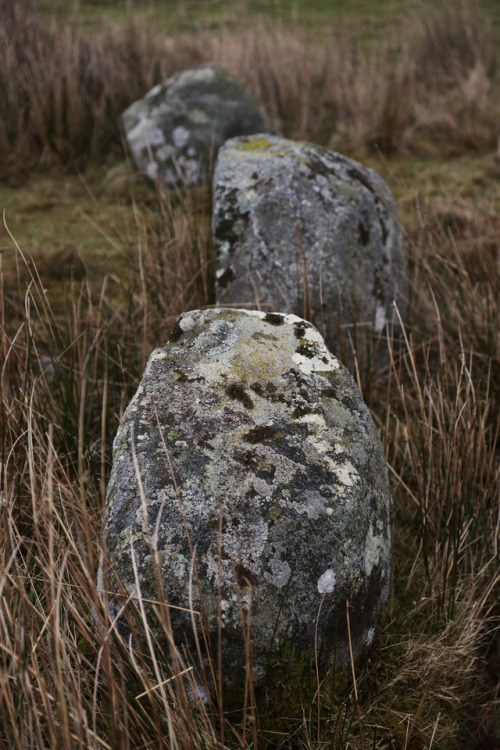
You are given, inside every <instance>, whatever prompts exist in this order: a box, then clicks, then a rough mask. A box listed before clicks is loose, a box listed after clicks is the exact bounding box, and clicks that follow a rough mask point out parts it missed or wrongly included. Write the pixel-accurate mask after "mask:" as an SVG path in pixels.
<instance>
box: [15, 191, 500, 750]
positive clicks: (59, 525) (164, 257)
mask: <svg viewBox="0 0 500 750" xmlns="http://www.w3.org/2000/svg"><path fill="white" fill-rule="evenodd" d="M154 216H156V217H157V218H156V220H155V219H154ZM462 218H463V217H462ZM155 221H156V224H155ZM208 221H209V206H208V203H207V204H206V205H205V204H204V203H203V200H201V199H200V195H197V194H195V193H194V194H186V195H182V194H178V195H175V194H167V195H165V194H161V193H159V194H158V205H157V207H156V209H155V211H152V210H151V208H143V207H141V206H140V205H135V204H134V221H133V224H132V225H131V227H129V228H128V229H127V230H126V231H128V232H130V235H131V236H130V245H131V246H134V247H135V250H134V252H133V253H131V255H130V266H131V269H132V271H133V273H132V274H131V275H130V277H127V278H126V279H124V278H118V277H116V276H108V277H106V279H104V280H103V283H102V286H101V288H100V289H98V290H97V291H96V290H95V289H94V288H91V287H90V286H89V285H88V284H87V282H86V280H85V279H84V280H83V281H82V282H81V283H80V284H79V285H77V284H75V283H74V284H72V285H71V286H70V287H68V290H67V296H68V312H67V314H66V315H55V314H53V312H52V311H51V301H50V298H49V297H48V295H47V293H46V291H45V290H44V285H43V277H42V278H40V276H39V274H38V271H37V269H36V268H35V266H34V265H33V263H32V262H31V260H30V259H29V257H27V256H25V255H24V253H23V252H22V249H21V248H18V249H17V250H16V253H17V261H18V265H19V269H20V278H19V284H18V288H17V290H16V291H15V290H13V289H12V288H9V289H7V288H4V286H3V275H0V282H1V289H0V291H1V296H2V307H1V321H0V322H1V357H0V362H1V372H0V377H1V413H0V500H1V504H0V525H1V529H0V556H1V560H0V571H1V573H0V594H1V598H2V607H1V608H0V633H1V635H0V746H2V747H6V748H7V747H8V748H16V749H18V750H24V749H25V748H27V747H36V748H43V747H60V748H61V749H62V750H66V749H68V750H69V748H75V747H78V748H96V749H97V748H111V747H112V748H140V747H157V748H161V747H164V748H194V747H196V748H202V747H204V748H222V747H243V748H244V747H254V748H255V747H261V748H266V747H281V748H326V747H329V748H346V749H347V748H348V747H350V748H352V747H369V746H373V747H376V748H393V747H408V748H410V747H415V748H424V747H428V748H430V747H431V746H432V747H434V748H437V747H471V748H472V747H477V748H479V747H494V746H495V745H494V743H495V742H497V741H498V725H499V714H500V706H499V683H498V673H499V669H498V659H499V656H498V647H499V646H498V643H499V642H498V626H499V624H500V619H499V618H500V611H499V609H498V584H499V567H498V531H499V526H498V523H499V520H498V519H499V517H498V492H499V462H498V433H499V409H498V404H499V383H500V378H499V377H498V369H499V362H500V345H499V333H498V320H499V314H500V310H499V307H498V300H499V283H500V274H499V266H498V261H499V259H498V247H497V250H496V255H495V254H494V253H493V252H492V249H491V245H490V244H488V243H487V242H486V241H484V242H482V241H479V240H478V239H477V238H478V237H481V236H483V237H489V236H490V235H491V234H495V232H496V229H495V228H494V227H493V228H492V227H491V226H489V225H487V224H488V222H490V223H491V222H494V221H495V220H494V219H488V220H486V219H484V220H482V219H481V218H475V219H474V221H472V219H471V220H470V221H469V223H464V221H463V222H462V224H461V225H460V231H458V229H457V227H458V225H457V226H456V227H455V228H456V229H457V231H456V232H455V233H454V231H453V227H452V226H451V225H450V226H447V228H446V229H445V228H443V227H444V224H443V223H442V222H441V221H438V220H437V218H436V217H435V216H432V215H429V217H428V218H425V217H423V216H422V214H421V213H420V221H419V222H416V225H415V229H414V230H413V231H412V233H411V235H409V237H408V247H409V252H410V255H411V278H410V281H411V288H412V293H411V298H410V305H409V309H410V318H409V321H408V324H407V327H406V338H405V341H404V343H403V345H402V347H401V348H400V349H399V350H398V351H397V352H394V357H393V363H392V366H391V367H390V368H388V371H386V372H380V371H379V372H376V373H374V372H371V373H370V383H369V401H370V405H371V408H372V411H373V413H374V416H375V419H376V421H377V424H378V426H379V429H380V432H381V436H382V440H383V442H384V445H385V447H386V454H387V459H388V464H389V467H390V474H391V479H392V481H393V491H394V498H395V516H396V517H395V532H396V549H395V576H394V591H393V594H392V598H391V602H390V603H389V605H388V606H387V607H386V609H385V612H384V613H383V616H382V620H381V623H380V627H379V631H378V634H377V639H376V642H375V644H374V646H373V649H372V651H371V653H369V654H367V655H366V656H365V657H364V660H363V661H362V662H361V663H360V664H359V665H358V667H357V669H356V673H357V691H356V692H355V691H354V686H353V682H352V676H351V673H350V670H349V669H347V670H340V671H338V672H337V673H333V674H332V673H331V674H321V675H320V681H319V683H318V682H317V679H316V673H315V670H314V664H311V663H310V662H308V661H307V660H306V661H304V659H303V658H301V657H300V656H299V655H298V654H289V655H288V658H287V659H283V660H281V661H280V660H279V659H277V661H276V663H275V664H274V665H273V670H272V673H271V676H270V679H269V682H268V683H267V684H266V687H265V689H263V690H262V691H259V690H257V691H256V692H255V693H254V692H253V691H252V689H251V685H250V683H249V681H248V680H247V681H246V682H245V680H243V681H242V685H241V686H239V689H238V690H236V691H235V695H237V696H238V697H237V698H235V696H227V695H223V694H222V692H221V691H218V690H217V689H213V690H212V692H210V687H209V686H210V685H213V684H215V685H217V684H218V679H217V665H212V666H210V665H208V666H207V671H206V674H205V675H203V674H201V675H200V674H196V675H195V674H194V671H193V670H192V669H191V667H192V665H191V664H190V663H189V662H187V661H186V659H185V657H184V656H183V654H182V653H181V648H180V647H181V644H179V643H175V642H174V641H173V639H172V638H171V636H170V631H169V619H168V607H167V606H165V598H164V592H162V591H161V590H159V592H158V603H157V609H158V612H159V616H160V617H161V618H162V622H163V623H164V628H165V632H166V634H167V642H169V643H170V647H169V653H168V654H163V655H161V653H160V652H159V651H158V648H156V647H155V646H154V644H152V643H150V644H148V643H147V642H146V644H145V642H144V638H141V637H139V634H140V633H141V632H142V633H144V632H147V621H145V618H146V615H145V613H144V612H143V611H142V609H141V604H140V601H139V600H128V601H127V600H126V599H125V600H124V606H125V607H126V611H127V612H128V615H127V616H128V617H129V618H130V622H131V625H132V628H133V631H134V636H133V637H132V640H131V641H130V642H124V641H123V640H122V639H121V638H120V636H119V634H118V633H117V632H116V630H115V628H114V623H113V622H111V621H110V618H109V614H108V612H107V609H106V607H105V606H104V605H103V604H102V601H101V598H100V595H99V591H98V590H97V583H96V573H97V568H98V564H99V552H100V541H99V535H100V524H101V518H102V509H103V504H104V499H105V488H106V481H107V476H108V472H109V468H110V460H111V440H112V437H113V435H114V433H115V430H116V426H117V423H118V421H119V418H120V415H121V414H122V412H123V409H124V408H125V406H126V404H127V403H128V401H129V399H130V398H131V396H132V394H133V391H134V390H135V387H136V385H137V383H138V379H139V377H140V374H141V372H142V369H143V366H144V363H145V360H146V358H147V356H148V354H149V352H150V351H151V349H152V348H153V347H154V346H157V345H158V344H161V343H163V342H165V341H166V339H167V338H168V334H169V331H170V329H171V327H172V324H173V321H174V319H175V317H176V315H177V314H179V313H180V312H182V311H185V310H187V309H193V308H196V307H199V306H201V305H204V304H207V303H208V302H209V301H210V299H209V292H208V291H207V290H208V289H209V288H210V282H209V279H210V274H211V273H212V271H211V269H210V263H209V261H208V260H207V259H209V258H210V244H209V240H208ZM155 227H156V229H155ZM23 269H24V270H23ZM21 272H22V273H21ZM21 276H22V278H21ZM347 344H348V342H345V345H346V346H347ZM363 379H364V374H363V373H360V382H361V385H362V387H364V388H365V391H367V392H368V387H367V384H366V380H365V381H364V380H363ZM365 395H367V393H365ZM193 622H194V624H195V626H196V627H199V623H200V618H199V617H198V615H196V614H193ZM110 634H111V636H110ZM199 638H200V642H201V641H202V640H203V632H202V628H201V627H199ZM186 670H187V671H186ZM248 670H249V672H248V674H251V663H250V660H249V663H248ZM181 673H182V676H180V675H181ZM195 679H196V682H197V684H204V682H205V684H206V687H207V690H208V691H209V693H210V700H209V702H208V703H207V704H204V703H203V702H196V701H194V702H193V700H192V698H191V696H192V694H193V693H194V694H196V685H195V684H194V682H195ZM356 695H357V699H356ZM283 696H286V700H285V698H284V697H283ZM358 708H359V718H358V711H357V709H358ZM495 738H496V739H495ZM481 742H483V743H486V744H483V745H481V744H480V743H481ZM370 743H371V744H370ZM475 743H476V744H475Z"/></svg>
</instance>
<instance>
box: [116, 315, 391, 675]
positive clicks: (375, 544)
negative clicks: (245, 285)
mask: <svg viewBox="0 0 500 750" xmlns="http://www.w3.org/2000/svg"><path fill="white" fill-rule="evenodd" d="M167 454H168V455H167ZM169 462H170V464H171V468H170V465H169ZM172 471H173V474H174V475H175V478H176V482H177V483H178V487H179V496H177V495H176V489H175V486H174V482H173V477H172ZM138 477H140V483H141V485H142V488H143V497H144V498H145V501H146V503H145V505H146V507H143V504H142V503H141V493H140V490H139V482H138ZM179 499H180V502H179ZM181 506H182V512H181ZM183 516H184V517H183ZM186 529H187V530H188V531H189V536H190V541H191V544H192V548H193V549H194V555H195V559H196V566H197V571H198V575H199V580H200V583H201V589H202V593H203V599H204V606H205V610H206V614H207V618H208V627H209V630H210V632H211V639H212V644H217V619H218V586H219V582H220V597H221V599H220V617H221V620H222V643H223V648H222V653H223V662H224V673H225V676H226V679H227V680H228V681H230V680H231V676H232V675H233V676H234V675H235V673H237V672H238V669H239V668H241V667H242V665H243V664H244V662H245V655H244V647H243V641H242V631H241V620H240V612H239V605H238V599H239V600H240V602H241V605H242V607H243V611H244V612H245V613H247V612H248V606H249V600H250V599H251V621H252V639H253V657H254V666H255V674H256V677H257V678H259V677H261V676H262V675H263V673H264V670H265V663H266V656H267V655H268V654H270V652H272V651H273V650H276V649H279V648H280V646H282V645H285V644H286V646H287V647H289V646H293V647H295V648H298V649H303V648H304V649H307V648H312V647H313V646H314V633H315V622H316V618H317V615H318V611H319V608H320V604H321V605H322V606H321V614H320V618H319V627H318V633H319V642H320V648H321V653H322V655H323V657H324V658H326V659H333V656H334V654H335V653H336V658H337V661H342V660H345V659H346V658H347V657H348V641H347V637H346V615H345V611H346V599H348V600H349V602H350V603H351V604H352V605H353V607H354V609H353V610H352V612H351V615H350V621H351V633H352V641H353V648H354V653H355V654H357V653H359V651H360V650H361V648H362V647H363V645H364V644H366V643H370V642H371V639H372V638H373V633H374V630H373V628H374V619H375V615H376V612H377V610H378V608H379V606H380V604H381V603H382V602H383V601H384V600H385V599H386V598H387V595H388V592H389V585H390V571H391V547H392V501H391V497H390V492H389V487H388V481H387V472H386V467H385V461H384V455H383V450H382V446H381V444H380V441H379V438H378V434H377V431H376V429H375V426H374V424H373V421H372V419H371V416H370V413H369V411H368V409H367V407H366V405H365V404H364V402H363V400H362V398H361V396H360V393H359V391H358V389H357V387H356V385H355V383H354V380H353V379H352V377H351V376H350V374H349V373H348V372H347V370H346V369H345V368H344V367H343V366H342V365H341V364H340V362H339V361H338V360H337V359H336V358H335V357H333V356H332V355H331V354H330V352H329V351H328V350H327V349H326V347H325V345H324V342H323V339H322V337H321V336H320V334H319V333H318V331H317V330H316V329H315V328H314V327H313V326H312V325H311V324H309V323H307V322H305V321H304V320H302V319H300V318H298V317H296V316H295V315H283V314H277V313H274V314H264V313H261V312H258V311H245V310H230V309H213V310H206V311H203V312H201V311H195V312H191V313H186V314H184V315H182V316H181V317H180V318H179V319H178V321H177V323H176V326H175V328H174V331H173V333H172V335H171V338H170V341H169V342H168V344H167V346H165V347H164V348H162V349H156V350H155V351H154V352H153V353H152V355H151V357H150V359H149V362H148V364H147V367H146V370H145V373H144V377H143V379H142V382H141V384H140V386H139V388H138V390H137V393H136V394H135V396H134V398H133V399H132V401H131V403H130V405H129V406H128V408H127V410H126V412H125V414H124V416H123V419H122V422H121V425H120V427H119V430H118V432H117V435H116V438H115V442H114V455H113V469H112V473H111V478H110V482H109V487H108V496H107V510H106V525H105V535H104V536H105V543H106V546H107V550H108V553H109V556H110V559H111V563H112V565H113V567H114V569H115V570H116V571H117V573H118V574H119V576H120V577H121V579H122V581H123V584H124V585H125V587H126V589H127V591H128V592H130V593H132V594H135V595H137V594H138V588H140V591H141V593H142V596H143V597H148V598H152V599H155V598H157V593H156V591H157V589H156V586H155V583H154V576H153V569H152V564H151V557H152V555H151V549H153V552H154V556H155V557H156V559H157V561H158V566H159V569H160V571H161V578H162V581H163V586H164V590H165V596H166V599H167V601H168V602H169V603H170V604H174V605H177V606H182V607H189V582H190V576H193V571H192V558H191V552H190V547H189V541H188V538H187V533H186ZM148 537H149V538H148ZM132 548H133V552H134V555H133V556H134V558H135V561H136V563H137V578H136V576H135V574H134V571H133V565H132V552H131V550H132ZM219 576H220V579H219ZM193 578H194V576H193ZM194 580H195V579H194ZM193 596H194V601H193V603H194V606H195V607H196V608H198V609H200V596H199V591H198V589H197V586H196V582H195V583H194V584H193ZM111 607H112V614H113V615H115V614H116V612H117V605H116V604H112V605H111ZM170 616H171V618H172V624H173V628H174V632H175V634H176V635H177V638H178V639H179V640H180V641H182V640H183V639H184V638H185V637H186V638H187V640H188V642H189V639H190V636H189V634H190V633H191V632H192V628H191V620H190V617H189V615H188V614H186V613H184V612H181V611H178V610H171V614H170ZM150 618H151V626H152V628H153V632H155V633H157V635H158V637H159V638H161V628H159V627H157V626H158V622H157V621H156V626H155V616H154V615H153V614H151V613H150ZM122 627H123V625H122ZM155 628H156V630H155Z"/></svg>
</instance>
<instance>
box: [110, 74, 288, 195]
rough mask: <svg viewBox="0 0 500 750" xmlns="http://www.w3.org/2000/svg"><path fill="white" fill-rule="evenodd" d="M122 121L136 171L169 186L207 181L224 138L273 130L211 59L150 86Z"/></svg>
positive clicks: (242, 91)
mask: <svg viewBox="0 0 500 750" xmlns="http://www.w3.org/2000/svg"><path fill="white" fill-rule="evenodd" d="M122 123H123V129H124V132H125V136H126V139H127V142H128V145H129V148H130V151H131V153H132V156H133V158H134V161H135V162H136V164H137V167H138V168H139V169H140V171H141V172H143V173H144V174H145V175H147V176H148V177H150V178H151V179H156V178H158V179H159V180H161V181H163V182H164V183H165V184H166V185H167V186H171V187H172V186H174V185H178V184H186V185H193V184H203V183H207V182H208V181H209V176H210V170H211V167H212V166H213V163H214V161H215V157H216V155H217V151H218V149H219V148H220V147H221V146H222V144H223V143H224V142H225V141H226V140H227V139H228V138H232V137H234V136H236V135H245V134H251V133H256V132H261V131H262V132H265V133H276V130H275V129H274V127H273V126H272V124H271V122H270V121H269V120H268V118H267V117H266V115H265V114H264V113H263V112H262V111H261V110H260V109H259V108H258V107H257V105H256V104H255V102H254V101H253V100H252V99H251V98H250V96H249V95H248V94H247V92H246V91H245V89H244V88H243V87H242V85H241V84H240V83H239V81H237V79H236V78H234V77H233V76H232V75H230V73H228V72H227V71H226V70H224V69H223V68H221V67H219V66H218V65H213V64H212V63H206V64H204V65H200V66H199V67H198V68H193V69H190V70H184V71H182V72H181V73H178V74H177V75H175V76H172V78H169V79H168V80H167V81H165V83H163V84H161V85H158V86H155V87H154V88H153V89H151V91H149V92H148V93H147V94H146V96H145V97H144V98H143V99H140V100H139V101H137V102H135V103H134V104H132V105H131V106H130V107H129V108H128V109H127V110H125V112H124V113H123V115H122Z"/></svg>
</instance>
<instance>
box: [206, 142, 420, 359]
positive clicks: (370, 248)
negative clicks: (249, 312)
mask: <svg viewBox="0 0 500 750" xmlns="http://www.w3.org/2000/svg"><path fill="white" fill-rule="evenodd" d="M213 233H214V242H215V248H216V269H217V271H216V273H217V293H216V299H217V304H222V305H228V304H237V305H238V306H240V307H246V306H253V307H257V308H258V309H264V310H270V311H272V310H281V311H284V312H293V313H295V314H297V315H301V316H302V317H304V318H306V319H307V320H309V321H311V322H312V323H314V324H315V325H316V326H317V327H318V329H319V330H320V331H321V333H322V334H323V335H324V337H325V340H326V343H327V345H328V346H329V347H330V348H331V350H332V351H333V352H335V354H337V353H338V347H339V342H340V341H344V342H345V341H346V340H347V341H348V340H349V337H350V338H351V340H352V341H353V343H354V345H355V346H356V348H357V349H358V357H359V356H360V355H362V354H363V353H362V352H361V351H360V349H361V348H363V347H364V346H365V345H366V346H367V347H368V349H370V350H371V351H372V352H373V351H374V350H375V349H376V347H377V343H378V344H379V343H380V342H377V338H378V337H379V336H380V334H382V335H383V336H385V333H386V323H387V322H388V321H392V318H393V314H392V302H393V300H395V301H396V302H397V304H398V306H399V309H400V312H401V313H402V315H403V316H404V310H405V298H406V262H405V254H404V251H403V243H402V232H401V226H400V223H399V220H398V216H397V212H396V207H395V204H394V201H393V199H392V196H391V193H390V191H389V189H388V187H387V185H386V183H385V182H384V181H383V180H382V178H381V177H379V175H377V174H376V173H375V172H374V171H373V170H371V169H368V168H367V167H364V166H363V165H362V164H359V163H358V162H356V161H353V160H352V159H348V158H346V157H345V156H341V155H340V154H337V153H333V152H331V151H327V150H326V149H324V148H322V147H320V146H315V145H313V144H310V143H298V142H294V141H289V140H286V139H285V138H279V137H269V136H266V135H257V136H255V137H241V138H234V139H232V140H230V141H228V142H227V143H226V144H225V145H224V147H223V148H222V149H221V150H220V151H219V156H218V159H217V163H216V168H215V174H214V205H213ZM360 342H363V343H362V346H361V345H360ZM344 348H345V347H344ZM381 351H382V350H381Z"/></svg>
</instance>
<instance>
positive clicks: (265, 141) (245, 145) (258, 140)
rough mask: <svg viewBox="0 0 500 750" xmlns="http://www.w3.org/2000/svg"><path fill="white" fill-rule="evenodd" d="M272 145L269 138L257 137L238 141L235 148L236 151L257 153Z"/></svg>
mask: <svg viewBox="0 0 500 750" xmlns="http://www.w3.org/2000/svg"><path fill="white" fill-rule="evenodd" d="M272 145H273V144H272V141H270V140H269V138H266V137H265V136H263V135H259V136H256V137H255V138H252V137H250V138H246V139H245V140H244V141H243V140H242V141H240V143H238V145H237V146H235V148H236V149H237V150H238V151H257V150H258V149H261V148H270V147H271V146H272Z"/></svg>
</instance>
